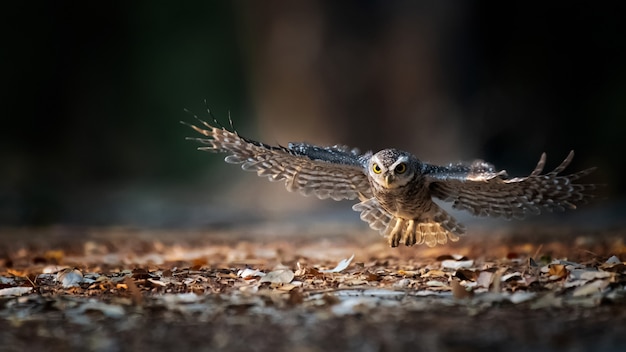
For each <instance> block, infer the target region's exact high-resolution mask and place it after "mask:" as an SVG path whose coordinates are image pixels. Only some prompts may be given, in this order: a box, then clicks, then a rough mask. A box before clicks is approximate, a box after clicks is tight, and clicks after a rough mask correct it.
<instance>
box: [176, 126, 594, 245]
mask: <svg viewBox="0 0 626 352" xmlns="http://www.w3.org/2000/svg"><path fill="white" fill-rule="evenodd" d="M194 117H196V119H197V120H198V121H199V123H200V124H201V125H200V127H198V126H196V125H193V124H189V123H186V122H184V121H181V123H183V124H185V125H187V126H189V127H191V128H193V129H194V130H195V131H197V132H199V133H200V134H202V135H204V136H205V137H206V138H192V137H188V138H187V139H190V140H195V141H198V142H200V143H202V144H203V145H204V146H201V147H198V149H199V150H203V151H210V152H221V153H226V154H227V156H226V157H225V161H226V162H227V163H231V164H240V165H241V168H242V169H243V170H246V171H253V172H256V173H257V175H259V176H263V177H267V178H269V180H270V181H284V182H285V186H286V188H287V190H288V191H298V192H300V193H301V194H303V195H305V196H310V195H314V196H316V197H318V198H320V199H326V198H331V199H333V200H346V199H347V200H357V199H358V203H356V204H354V206H353V207H352V209H353V210H355V211H357V212H359V213H360V217H361V219H362V220H363V221H365V222H367V223H368V224H369V226H370V227H371V228H372V229H374V230H377V231H379V232H380V234H381V235H382V236H383V237H385V238H386V239H387V241H388V243H389V245H390V246H391V247H397V246H398V245H400V244H404V245H406V246H412V245H416V244H426V245H427V246H429V247H434V246H436V245H438V244H440V245H442V244H446V243H447V242H448V241H458V240H459V236H460V235H462V234H463V233H464V232H465V228H464V226H463V225H462V224H460V223H459V222H457V221H456V220H455V219H454V217H452V216H451V215H450V214H448V213H447V212H446V211H445V210H443V209H442V208H441V207H440V206H439V205H437V203H435V202H434V201H433V198H437V199H440V200H442V201H444V202H451V203H452V207H453V208H455V209H461V210H466V211H468V212H470V213H472V214H473V215H477V216H492V217H501V218H506V219H512V218H516V219H522V218H524V217H525V216H526V215H528V214H539V213H540V212H541V211H554V210H564V209H575V208H576V206H577V205H579V204H582V203H585V202H587V201H588V200H589V199H590V198H591V197H593V195H592V194H591V193H590V191H592V190H593V189H595V186H594V185H593V184H583V183H577V182H576V181H578V179H580V178H581V177H583V176H585V175H588V174H589V173H591V172H592V171H593V170H594V169H595V168H589V169H586V170H583V171H579V172H576V173H572V174H569V175H560V173H561V172H562V171H563V170H564V169H565V168H566V167H567V166H568V165H569V164H570V162H571V161H572V158H573V157H574V152H573V151H571V152H570V153H569V155H568V156H567V158H565V160H564V161H563V162H562V163H561V164H560V165H559V166H558V167H557V168H556V169H554V170H553V171H551V172H548V173H545V174H542V171H543V168H544V165H545V162H546V154H545V153H544V154H542V155H541V158H540V159H539V163H538V164H537V166H536V167H535V169H534V170H533V171H532V172H531V173H530V175H529V176H527V177H516V178H508V177H507V173H506V171H504V170H500V171H498V170H497V169H496V168H495V167H494V166H493V165H492V164H490V163H487V162H484V161H482V160H476V161H474V162H471V163H452V164H449V165H446V166H438V165H432V164H429V163H426V162H422V161H420V160H419V159H418V158H417V157H415V156H414V155H413V154H411V153H409V152H405V151H402V150H398V149H383V150H381V151H379V152H377V153H372V152H366V153H363V154H361V153H360V152H359V150H358V149H356V148H354V149H353V148H349V147H347V146H344V145H334V146H330V147H323V146H316V145H312V144H307V143H289V144H288V145H287V146H286V147H284V146H280V145H278V146H273V145H268V144H265V143H261V142H257V141H255V140H252V139H248V138H245V137H242V136H240V135H239V134H238V133H237V132H235V131H234V129H233V128H232V121H231V124H230V125H231V128H230V130H229V129H227V128H225V127H223V126H222V125H221V124H220V123H219V122H217V120H215V119H213V124H209V123H207V122H205V121H203V120H201V119H200V118H198V117H197V116H194Z"/></svg>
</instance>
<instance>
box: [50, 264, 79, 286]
mask: <svg viewBox="0 0 626 352" xmlns="http://www.w3.org/2000/svg"><path fill="white" fill-rule="evenodd" d="M56 280H57V282H60V283H61V286H63V287H65V288H68V287H74V286H79V284H80V283H81V282H83V273H82V272H81V271H80V270H78V269H75V268H66V269H63V270H61V271H59V272H58V273H57V277H56Z"/></svg>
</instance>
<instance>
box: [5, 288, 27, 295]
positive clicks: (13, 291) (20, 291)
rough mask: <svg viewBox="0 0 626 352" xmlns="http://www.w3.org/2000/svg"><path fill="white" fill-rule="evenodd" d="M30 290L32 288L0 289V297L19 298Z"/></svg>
mask: <svg viewBox="0 0 626 352" xmlns="http://www.w3.org/2000/svg"><path fill="white" fill-rule="evenodd" d="M32 290H33V288H32V287H8V288H3V289H0V296H21V295H23V294H26V293H29V292H30V291H32Z"/></svg>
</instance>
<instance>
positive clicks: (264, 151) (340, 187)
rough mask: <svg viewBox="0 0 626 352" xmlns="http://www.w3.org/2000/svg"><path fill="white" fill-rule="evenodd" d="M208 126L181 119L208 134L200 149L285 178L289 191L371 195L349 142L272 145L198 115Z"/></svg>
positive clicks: (327, 195) (334, 196)
mask: <svg viewBox="0 0 626 352" xmlns="http://www.w3.org/2000/svg"><path fill="white" fill-rule="evenodd" d="M196 119H198V121H200V123H202V125H203V126H204V127H206V129H204V128H201V127H198V126H195V125H192V124H189V123H186V122H184V121H181V123H182V124H184V125H187V126H189V127H191V128H193V129H194V130H196V131H197V132H199V133H200V134H202V135H204V136H206V137H207V138H191V137H189V138H187V139H190V140H196V141H198V142H200V143H202V144H205V145H206V146H204V147H198V150H204V151H211V152H223V153H227V154H228V156H226V158H225V159H224V160H225V161H226V162H227V163H231V164H241V167H242V169H244V170H246V171H254V172H256V173H257V174H258V175H259V176H264V177H268V178H269V180H270V181H281V180H284V181H285V186H286V187H287V190H289V191H299V192H300V193H301V194H303V195H307V196H308V195H315V196H316V197H318V198H320V199H325V198H332V199H334V200H342V199H356V198H359V197H368V198H369V197H371V196H372V195H371V190H370V186H369V181H368V179H367V175H366V174H365V173H364V169H363V165H362V158H365V157H367V154H365V155H360V154H359V152H358V150H356V149H350V148H348V147H346V146H332V147H319V146H314V145H310V144H306V143H290V144H289V145H288V147H283V146H271V145H267V144H264V143H261V142H257V141H254V140H251V139H247V138H244V137H242V136H240V135H239V134H238V133H237V132H231V131H229V130H227V129H226V128H224V127H223V126H220V125H219V123H218V122H217V121H214V122H215V124H216V125H217V126H213V125H211V124H209V123H207V122H205V121H203V120H201V119H199V118H198V117H196Z"/></svg>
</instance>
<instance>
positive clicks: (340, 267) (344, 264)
mask: <svg viewBox="0 0 626 352" xmlns="http://www.w3.org/2000/svg"><path fill="white" fill-rule="evenodd" d="M352 259H354V254H353V255H352V256H351V257H350V258H348V259H342V260H341V261H340V262H339V264H337V266H336V267H334V268H333V269H330V270H320V272H322V273H339V272H342V271H343V270H344V269H346V268H347V267H348V265H350V262H351V261H352Z"/></svg>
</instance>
